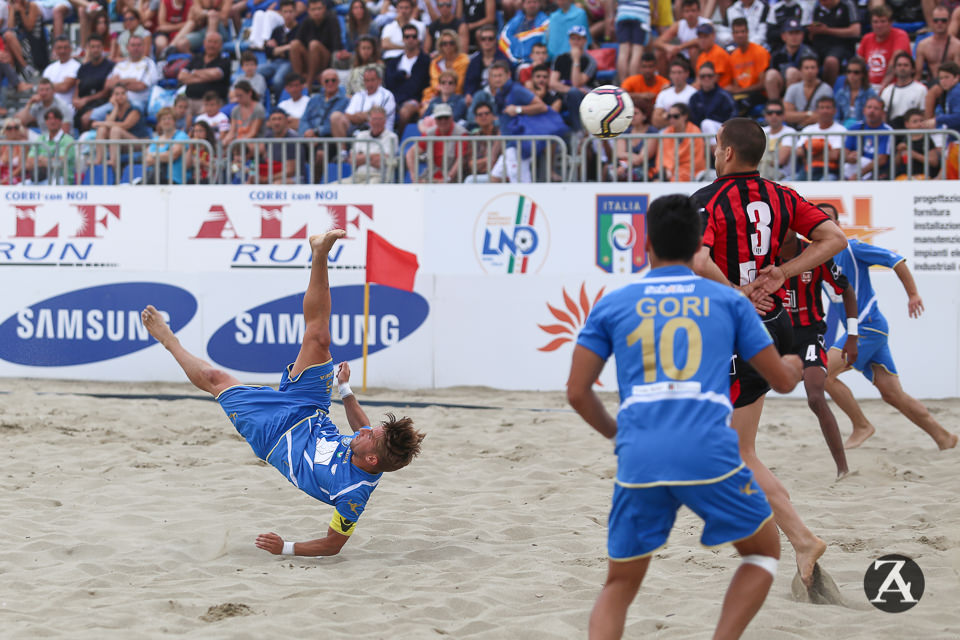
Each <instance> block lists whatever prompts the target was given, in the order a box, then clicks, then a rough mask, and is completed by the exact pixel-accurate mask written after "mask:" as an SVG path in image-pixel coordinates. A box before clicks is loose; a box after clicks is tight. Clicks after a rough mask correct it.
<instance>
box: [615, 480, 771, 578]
mask: <svg viewBox="0 0 960 640" xmlns="http://www.w3.org/2000/svg"><path fill="white" fill-rule="evenodd" d="M681 505H686V506H687V507H689V508H690V510H691V511H693V512H694V513H696V514H697V515H698V516H700V517H701V518H702V519H703V522H704V526H703V533H702V534H701V536H700V543H701V544H703V545H705V546H708V547H714V546H717V545H721V544H727V543H729V542H738V541H740V540H743V539H745V538H749V537H750V536H752V535H753V534H754V533H756V532H757V531H759V530H760V528H761V527H762V526H763V525H764V524H765V523H766V522H767V521H768V520H769V519H770V518H772V517H773V512H772V511H771V510H770V505H769V504H768V503H767V498H766V496H764V494H763V491H762V490H761V489H760V487H759V486H757V483H756V481H755V480H754V479H753V473H752V472H751V471H750V469H748V468H747V467H746V466H743V467H741V468H740V469H739V470H738V471H737V472H736V473H734V474H733V475H731V476H729V477H727V478H725V479H723V480H720V481H719V482H712V483H710V484H689V485H676V484H674V485H663V486H659V487H648V488H640V489H628V488H626V487H621V486H620V485H617V486H616V487H615V488H614V490H613V508H612V509H611V510H610V522H609V532H608V535H607V553H608V554H609V556H610V559H611V560H613V561H615V562H627V561H630V560H638V559H640V558H643V557H645V556H649V555H650V554H652V553H653V552H654V551H656V550H657V549H659V548H660V547H662V546H664V545H665V544H666V543H667V538H668V537H669V535H670V530H671V529H672V528H673V523H674V521H675V520H676V517H677V510H678V509H679V508H680V506H681Z"/></svg>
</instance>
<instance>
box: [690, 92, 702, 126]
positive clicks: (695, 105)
mask: <svg viewBox="0 0 960 640" xmlns="http://www.w3.org/2000/svg"><path fill="white" fill-rule="evenodd" d="M687 108H688V109H689V110H690V122H692V123H693V124H695V125H697V126H698V127H699V126H700V123H701V122H703V118H704V110H703V94H702V93H700V92H699V91H698V92H696V93H695V94H693V95H692V96H690V102H689V104H687Z"/></svg>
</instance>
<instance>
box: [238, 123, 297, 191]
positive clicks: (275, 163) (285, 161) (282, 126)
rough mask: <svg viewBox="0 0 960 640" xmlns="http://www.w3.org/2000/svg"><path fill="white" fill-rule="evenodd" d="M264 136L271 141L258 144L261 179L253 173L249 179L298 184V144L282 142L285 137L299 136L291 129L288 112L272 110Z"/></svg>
mask: <svg viewBox="0 0 960 640" xmlns="http://www.w3.org/2000/svg"><path fill="white" fill-rule="evenodd" d="M263 137H264V138H267V139H269V140H270V141H269V142H261V143H259V144H258V147H259V153H258V158H259V164H258V165H257V173H258V176H259V180H256V181H255V180H254V177H253V176H252V175H251V176H250V177H249V180H250V181H251V182H254V181H255V182H256V184H296V183H297V173H298V169H297V156H298V155H299V152H298V148H297V147H298V145H297V144H295V143H292V142H287V141H282V142H281V140H283V139H285V138H296V137H297V134H296V132H295V131H292V130H291V129H290V126H289V123H288V120H287V114H286V113H284V112H283V111H281V110H280V109H274V110H273V111H271V112H270V117H269V118H267V126H266V129H265V130H264V133H263Z"/></svg>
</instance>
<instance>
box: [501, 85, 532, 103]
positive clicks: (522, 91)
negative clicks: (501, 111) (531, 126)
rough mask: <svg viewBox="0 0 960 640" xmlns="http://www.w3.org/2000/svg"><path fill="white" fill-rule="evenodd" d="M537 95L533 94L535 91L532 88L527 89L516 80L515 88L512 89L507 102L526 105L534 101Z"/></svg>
mask: <svg viewBox="0 0 960 640" xmlns="http://www.w3.org/2000/svg"><path fill="white" fill-rule="evenodd" d="M535 97H536V96H535V95H534V94H533V91H530V89H527V88H526V87H525V86H523V85H522V84H520V83H519V82H514V83H513V88H511V89H510V96H509V97H508V99H507V104H518V105H520V106H526V105H528V104H530V103H531V102H533V99H534V98H535Z"/></svg>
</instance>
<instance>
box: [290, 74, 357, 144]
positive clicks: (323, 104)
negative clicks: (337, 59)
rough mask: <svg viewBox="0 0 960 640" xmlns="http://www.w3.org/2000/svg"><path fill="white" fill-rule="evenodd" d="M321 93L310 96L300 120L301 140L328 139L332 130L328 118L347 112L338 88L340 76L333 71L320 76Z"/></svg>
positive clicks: (343, 96)
mask: <svg viewBox="0 0 960 640" xmlns="http://www.w3.org/2000/svg"><path fill="white" fill-rule="evenodd" d="M320 82H322V83H323V91H322V92H321V93H315V94H313V95H312V96H310V101H309V102H307V108H306V110H305V111H304V112H303V117H301V118H300V126H299V128H298V131H299V133H300V136H301V137H303V138H329V137H330V135H331V133H332V129H331V127H330V118H331V116H332V115H333V114H334V113H337V112H339V113H343V112H344V111H346V110H347V104H348V103H349V101H348V100H347V96H346V95H345V93H344V91H343V89H342V88H341V87H340V76H339V75H338V74H337V72H336V71H334V70H333V69H326V70H324V71H323V72H322V73H321V74H320Z"/></svg>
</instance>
